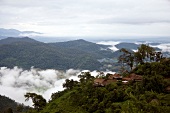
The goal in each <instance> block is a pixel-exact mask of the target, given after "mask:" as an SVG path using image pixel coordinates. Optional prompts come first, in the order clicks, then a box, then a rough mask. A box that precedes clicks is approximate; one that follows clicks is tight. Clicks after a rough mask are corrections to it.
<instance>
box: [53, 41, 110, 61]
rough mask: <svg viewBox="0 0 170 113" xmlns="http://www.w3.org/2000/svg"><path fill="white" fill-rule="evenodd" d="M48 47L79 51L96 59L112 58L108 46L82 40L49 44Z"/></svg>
mask: <svg viewBox="0 0 170 113" xmlns="http://www.w3.org/2000/svg"><path fill="white" fill-rule="evenodd" d="M50 45H53V46H56V47H62V48H67V49H75V50H80V51H83V52H86V53H89V54H92V55H93V56H95V57H96V58H107V57H109V58H111V57H113V54H112V51H111V50H110V49H109V48H108V47H109V45H100V44H96V43H92V42H88V41H86V40H83V39H79V40H73V41H67V42H57V43H50Z"/></svg>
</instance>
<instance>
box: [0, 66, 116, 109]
mask: <svg viewBox="0 0 170 113" xmlns="http://www.w3.org/2000/svg"><path fill="white" fill-rule="evenodd" d="M81 72H89V70H84V71H80V70H73V69H69V70H66V71H59V70H55V69H47V70H40V69H35V68H31V69H30V70H23V69H22V68H18V67H14V68H13V69H10V68H7V67H0V95H5V96H7V97H9V98H11V99H13V100H15V101H16V102H19V103H24V104H25V105H29V106H31V105H32V101H31V100H29V101H26V102H25V97H24V94H26V93H27V92H34V93H37V94H40V95H42V96H43V97H44V98H45V99H46V100H47V101H48V100H49V99H50V97H51V94H52V93H54V92H57V91H62V90H64V88H63V86H62V84H63V83H65V79H73V80H77V81H79V78H78V75H79V74H81ZM99 73H100V72H98V71H93V72H91V75H92V76H97V75H99ZM107 73H114V72H104V74H107Z"/></svg>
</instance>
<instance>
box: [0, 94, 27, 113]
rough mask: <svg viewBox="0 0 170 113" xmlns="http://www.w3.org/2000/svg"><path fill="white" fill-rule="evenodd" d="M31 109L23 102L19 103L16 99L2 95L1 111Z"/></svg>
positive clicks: (0, 98)
mask: <svg viewBox="0 0 170 113" xmlns="http://www.w3.org/2000/svg"><path fill="white" fill-rule="evenodd" d="M28 109H30V108H29V107H27V106H24V105H23V104H19V103H17V102H15V101H14V100H12V99H10V98H8V97H5V96H2V95H0V113H21V112H25V111H27V110H28Z"/></svg>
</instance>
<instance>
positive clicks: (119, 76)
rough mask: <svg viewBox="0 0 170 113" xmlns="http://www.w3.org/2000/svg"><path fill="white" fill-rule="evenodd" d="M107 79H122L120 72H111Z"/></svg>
mask: <svg viewBox="0 0 170 113" xmlns="http://www.w3.org/2000/svg"><path fill="white" fill-rule="evenodd" d="M108 79H110V80H113V79H116V80H122V76H121V75H120V74H117V73H115V74H113V75H110V76H109V77H108Z"/></svg>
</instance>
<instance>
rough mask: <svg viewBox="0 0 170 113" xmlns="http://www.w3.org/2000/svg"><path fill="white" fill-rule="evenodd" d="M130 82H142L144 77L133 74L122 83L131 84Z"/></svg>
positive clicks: (123, 79) (124, 78)
mask: <svg viewBox="0 0 170 113" xmlns="http://www.w3.org/2000/svg"><path fill="white" fill-rule="evenodd" d="M129 81H135V82H138V81H142V76H141V75H137V74H135V73H132V74H130V75H129V76H127V77H123V78H122V82H129Z"/></svg>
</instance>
